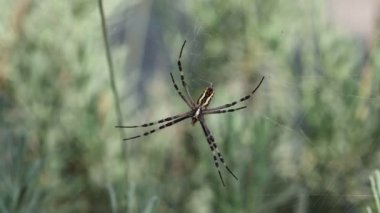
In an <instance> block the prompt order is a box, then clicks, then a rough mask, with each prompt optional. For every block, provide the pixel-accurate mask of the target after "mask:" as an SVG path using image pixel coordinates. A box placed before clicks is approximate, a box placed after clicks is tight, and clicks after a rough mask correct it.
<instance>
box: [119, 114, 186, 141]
mask: <svg viewBox="0 0 380 213" xmlns="http://www.w3.org/2000/svg"><path fill="white" fill-rule="evenodd" d="M189 117H191V114H187V115H183V116H182V117H180V118H177V119H175V120H174V121H169V122H167V123H166V124H163V125H161V126H159V127H158V128H156V129H152V130H150V131H146V132H144V133H143V134H141V135H136V136H133V137H129V138H125V139H123V140H124V141H127V140H132V139H135V138H139V137H142V136H147V135H150V134H152V133H154V132H157V131H159V130H162V129H165V128H166V127H169V126H171V125H173V124H176V123H178V122H181V121H183V120H185V119H186V118H189Z"/></svg>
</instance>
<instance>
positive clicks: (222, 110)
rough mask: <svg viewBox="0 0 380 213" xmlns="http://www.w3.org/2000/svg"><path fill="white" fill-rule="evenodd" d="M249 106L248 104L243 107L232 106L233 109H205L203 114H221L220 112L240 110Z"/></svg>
mask: <svg viewBox="0 0 380 213" xmlns="http://www.w3.org/2000/svg"><path fill="white" fill-rule="evenodd" d="M245 108H247V106H243V107H239V108H232V109H219V110H208V109H206V110H204V111H203V114H204V115H207V114H219V113H226V112H234V111H238V110H241V109H245Z"/></svg>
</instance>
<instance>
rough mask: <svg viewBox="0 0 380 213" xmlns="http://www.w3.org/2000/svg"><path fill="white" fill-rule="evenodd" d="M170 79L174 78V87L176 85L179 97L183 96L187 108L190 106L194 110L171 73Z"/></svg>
mask: <svg viewBox="0 0 380 213" xmlns="http://www.w3.org/2000/svg"><path fill="white" fill-rule="evenodd" d="M170 77H171V78H172V82H173V85H174V88H175V90H176V91H177V93H178V95H179V96H181V98H182V100H183V101H185V103H186V104H187V106H189V107H190V108H192V105H191V104H190V103H189V101H188V100H187V99H186V98H185V96H184V95H183V94H182V92H181V91H180V90H179V88H178V86H177V84H176V83H175V80H174V77H173V74H172V73H171V72H170Z"/></svg>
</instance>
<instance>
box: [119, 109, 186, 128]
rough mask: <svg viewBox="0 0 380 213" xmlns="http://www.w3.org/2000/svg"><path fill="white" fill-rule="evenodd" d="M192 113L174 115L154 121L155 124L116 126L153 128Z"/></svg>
mask: <svg viewBox="0 0 380 213" xmlns="http://www.w3.org/2000/svg"><path fill="white" fill-rule="evenodd" d="M189 114H190V112H185V113H182V114H179V115H174V116H170V117H166V118H163V119H160V120H157V121H153V122H148V123H145V124H140V125H130V126H123V125H121V126H115V127H116V128H138V127H149V126H153V125H156V124H160V123H164V122H168V121H172V120H174V119H176V118H179V117H182V116H185V115H189Z"/></svg>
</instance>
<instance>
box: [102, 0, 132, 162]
mask: <svg viewBox="0 0 380 213" xmlns="http://www.w3.org/2000/svg"><path fill="white" fill-rule="evenodd" d="M98 4H99V11H100V18H101V23H102V33H103V39H104V44H105V48H106V56H107V64H108V70H109V74H110V81H111V90H112V94H113V96H114V104H115V110H116V117H117V124H118V125H122V124H123V119H122V112H121V107H120V102H119V95H118V92H117V89H116V83H115V75H114V69H113V63H112V58H111V51H110V47H109V43H108V35H107V27H106V20H105V16H104V10H103V1H102V0H98ZM120 137H121V139H123V138H126V136H125V133H124V131H123V130H122V129H120ZM121 141H122V140H121ZM126 149H127V145H126V144H125V143H123V156H125V154H126Z"/></svg>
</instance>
